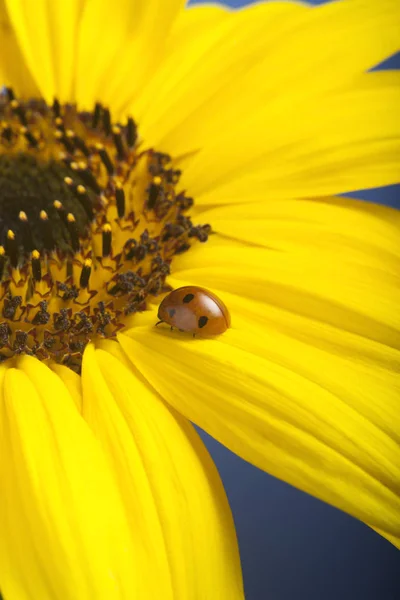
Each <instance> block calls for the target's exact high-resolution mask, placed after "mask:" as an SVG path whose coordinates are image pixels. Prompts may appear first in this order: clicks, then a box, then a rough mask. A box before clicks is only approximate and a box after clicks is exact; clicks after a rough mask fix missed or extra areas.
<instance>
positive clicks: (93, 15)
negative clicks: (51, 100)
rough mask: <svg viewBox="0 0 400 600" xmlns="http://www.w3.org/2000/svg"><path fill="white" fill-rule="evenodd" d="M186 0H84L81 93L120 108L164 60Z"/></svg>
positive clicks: (83, 100) (89, 101) (85, 99)
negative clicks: (165, 49) (115, 0)
mask: <svg viewBox="0 0 400 600" xmlns="http://www.w3.org/2000/svg"><path fill="white" fill-rule="evenodd" d="M183 6H184V0H168V2H165V1H164V0H151V1H150V0H118V2H115V3H114V4H113V5H112V7H110V4H109V3H108V2H104V1H103V0H88V1H87V2H86V3H85V8H84V13H83V16H82V22H81V26H80V30H79V41H78V45H79V50H78V59H77V69H76V86H77V87H76V93H77V98H78V99H79V102H80V103H82V104H83V105H84V106H89V105H91V104H92V103H93V102H94V101H95V100H101V101H102V102H103V103H106V104H110V105H111V108H112V109H113V110H114V111H118V110H120V109H121V108H122V107H123V106H125V105H126V104H127V102H128V101H132V99H133V98H134V97H135V96H136V95H137V93H138V92H139V91H140V90H141V88H142V86H143V85H144V84H145V82H146V81H147V80H148V79H150V78H151V76H152V73H153V71H154V69H155V68H156V66H157V65H158V64H159V63H160V62H162V59H163V49H164V46H165V41H166V39H167V37H168V33H169V29H170V28H171V26H172V24H173V22H174V19H175V18H176V16H177V14H178V12H179V10H180V9H181V8H183Z"/></svg>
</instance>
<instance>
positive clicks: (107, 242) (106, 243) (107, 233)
mask: <svg viewBox="0 0 400 600" xmlns="http://www.w3.org/2000/svg"><path fill="white" fill-rule="evenodd" d="M102 235H103V252H102V254H103V257H106V256H110V254H111V238H112V232H111V225H110V224H109V223H104V225H103V229H102Z"/></svg>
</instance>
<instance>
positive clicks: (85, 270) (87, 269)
mask: <svg viewBox="0 0 400 600" xmlns="http://www.w3.org/2000/svg"><path fill="white" fill-rule="evenodd" d="M91 272H92V261H91V260H90V258H87V259H86V260H85V262H84V264H83V267H82V272H81V278H80V280H79V285H80V287H81V288H87V287H88V286H89V279H90V273H91Z"/></svg>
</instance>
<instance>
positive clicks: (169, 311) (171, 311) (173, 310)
mask: <svg viewBox="0 0 400 600" xmlns="http://www.w3.org/2000/svg"><path fill="white" fill-rule="evenodd" d="M175 313H176V310H175V308H169V309H168V314H169V316H170V317H173V316H174V314H175Z"/></svg>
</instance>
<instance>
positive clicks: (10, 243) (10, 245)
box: [6, 229, 18, 268]
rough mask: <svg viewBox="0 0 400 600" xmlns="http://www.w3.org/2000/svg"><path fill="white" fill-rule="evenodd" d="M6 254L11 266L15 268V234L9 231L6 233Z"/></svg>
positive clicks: (16, 251) (16, 247) (16, 256)
mask: <svg viewBox="0 0 400 600" xmlns="http://www.w3.org/2000/svg"><path fill="white" fill-rule="evenodd" d="M6 252H7V254H8V256H9V258H10V262H11V264H12V266H13V267H14V268H15V267H16V266H17V265H18V244H17V241H16V239H15V233H14V232H13V231H12V230H11V229H9V230H8V231H7V239H6Z"/></svg>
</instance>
